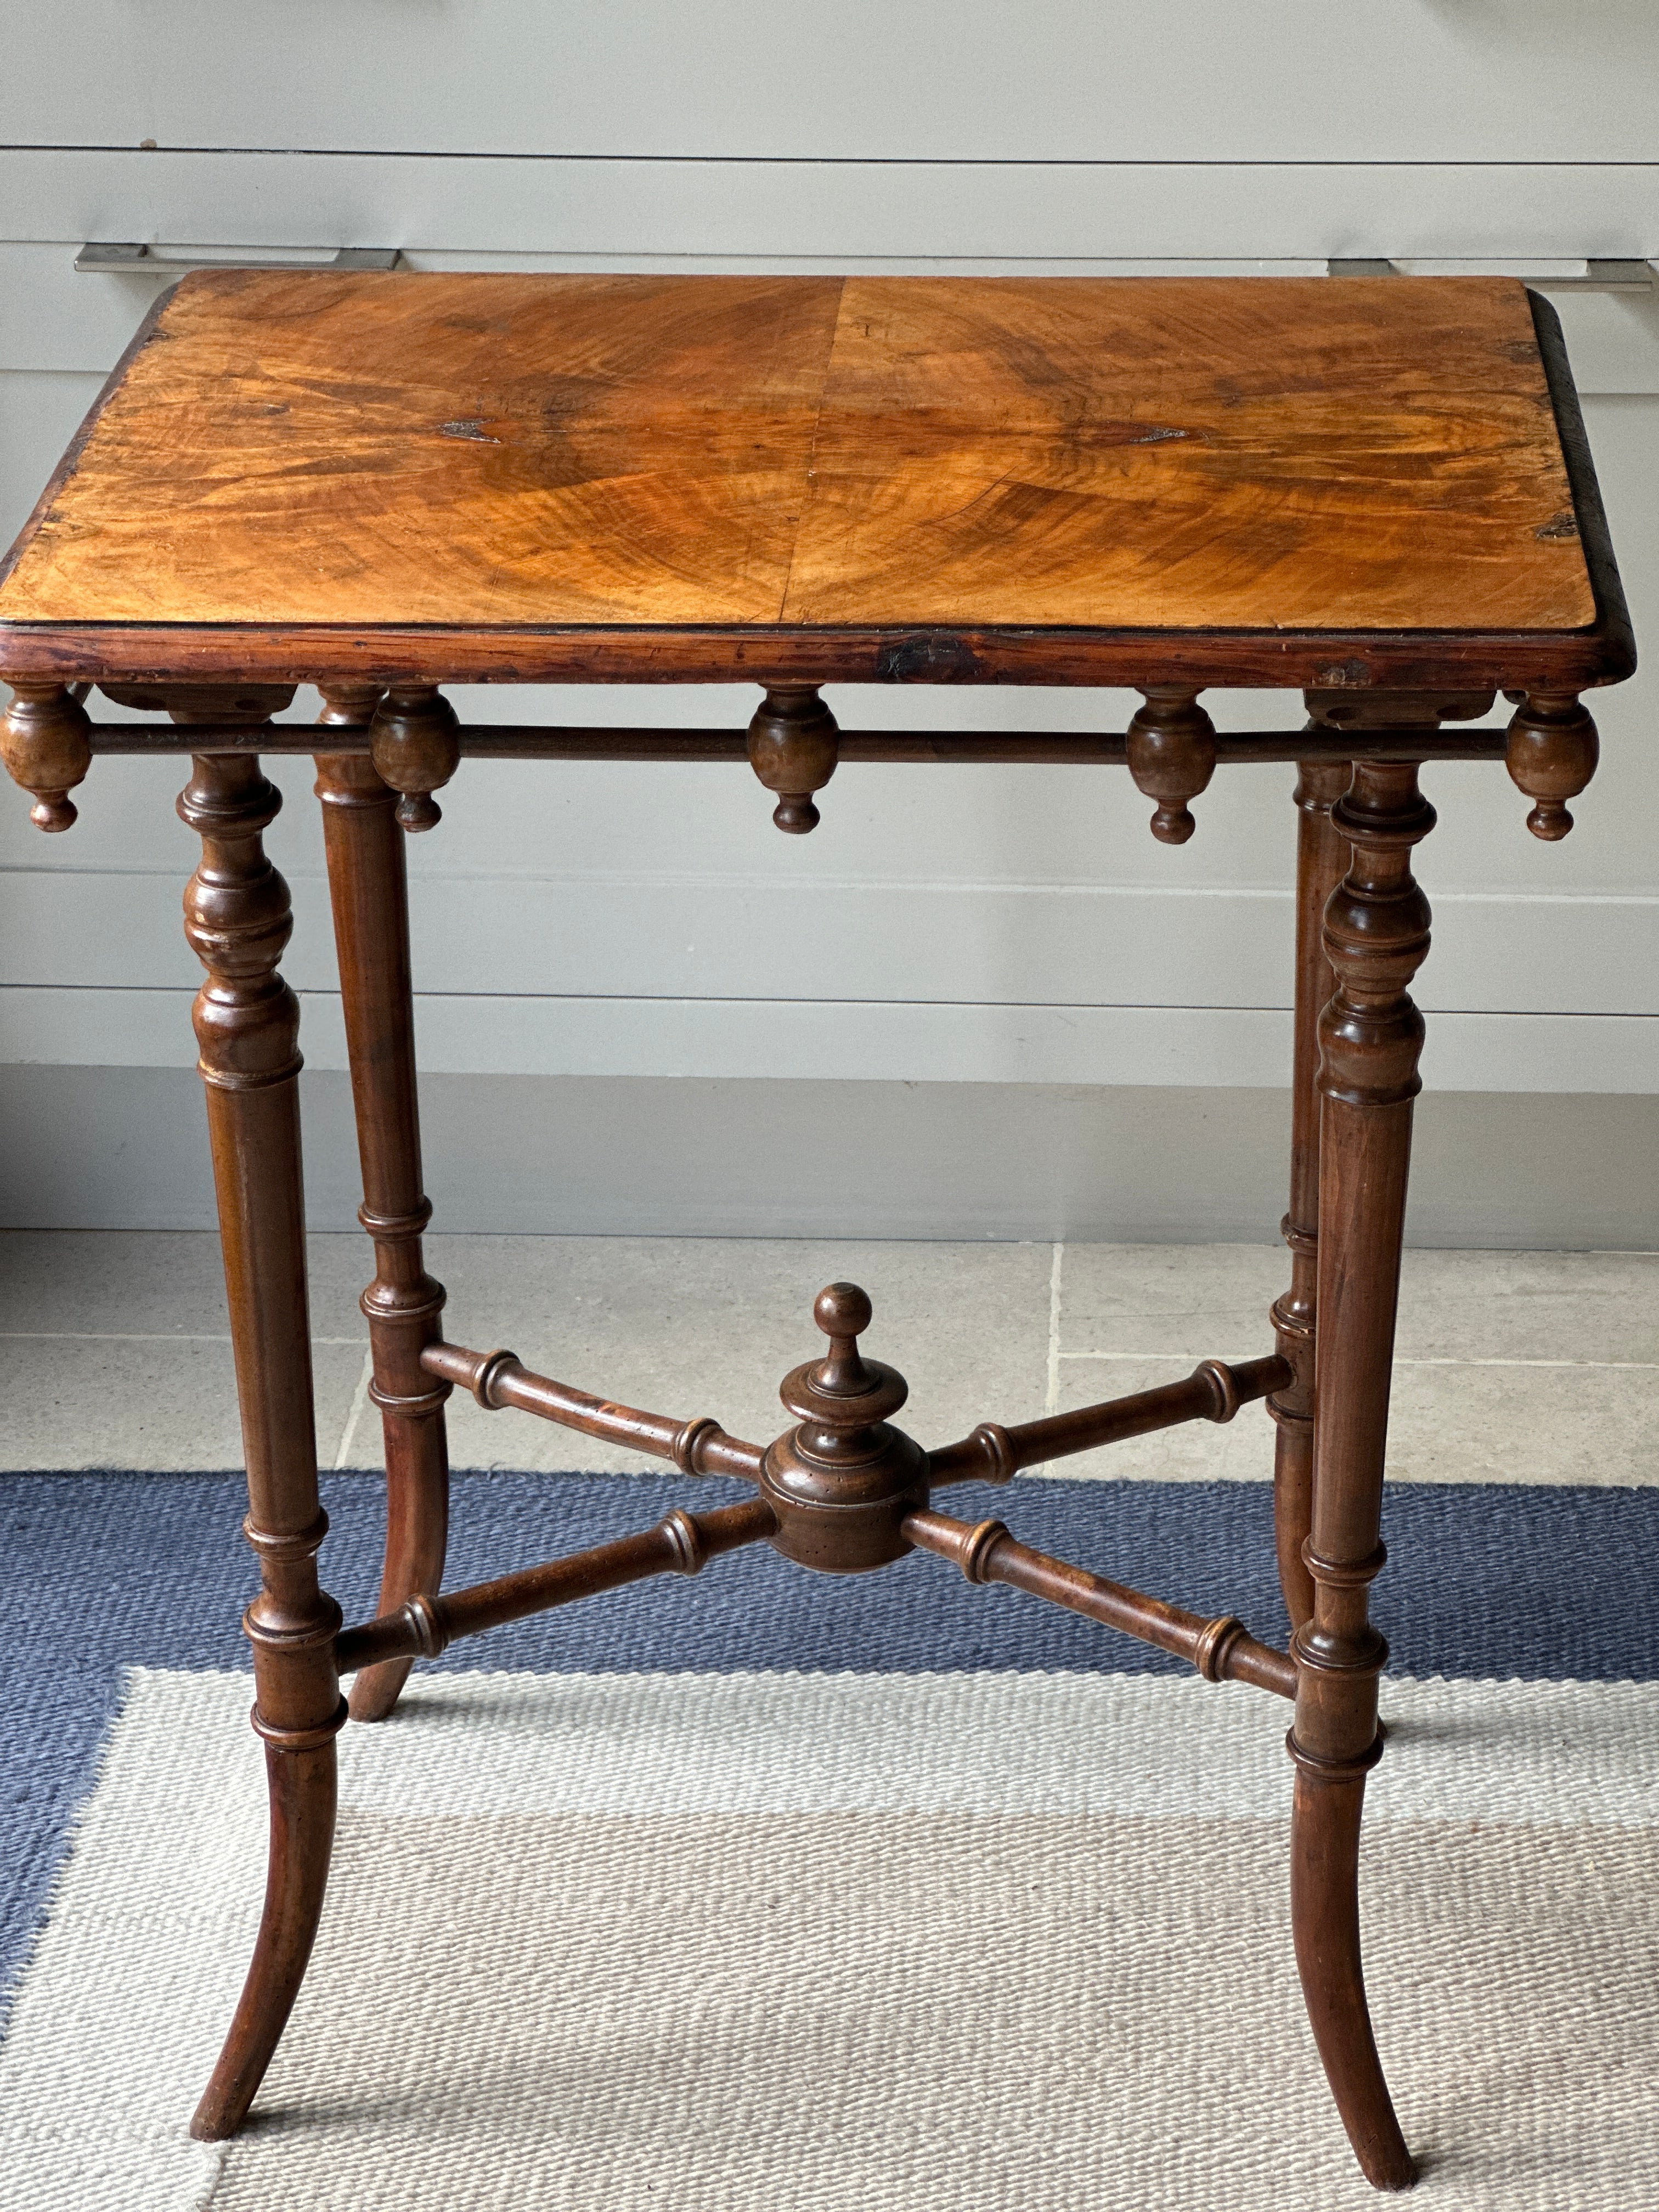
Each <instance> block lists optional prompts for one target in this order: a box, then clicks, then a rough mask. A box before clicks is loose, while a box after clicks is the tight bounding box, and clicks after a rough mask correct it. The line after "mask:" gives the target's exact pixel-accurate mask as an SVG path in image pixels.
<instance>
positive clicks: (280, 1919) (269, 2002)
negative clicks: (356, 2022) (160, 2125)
mask: <svg viewBox="0 0 1659 2212" xmlns="http://www.w3.org/2000/svg"><path fill="white" fill-rule="evenodd" d="M265 1775H266V1779H267V1781H268V1782H269V1784H270V1863H269V1864H268V1866H267V1869H266V1873H265V1905H264V1913H263V1915H262V1916H261V1918H260V1921H259V1934H258V1940H257V1942H255V1944H254V1947H253V1958H252V1963H251V1964H250V1965H249V1967H248V1970H247V1978H246V1981H245V1982H244V1983H243V1984H242V1994H241V1996H240V1999H239V2001H238V2002H237V2006H236V2013H235V2017H234V2019H233V2020H232V2021H231V2023H230V2033H229V2034H228V2035H227V2036H226V2038H225V2046H224V2049H223V2050H222V2051H221V2052H220V2054H219V2063H218V2064H217V2065H216V2067H215V2068H214V2069H213V2078H212V2080H211V2081H210V2082H209V2083H208V2085H207V2087H206V2089H205V2090H204V2093H203V2095H202V2101H201V2103H200V2104H199V2105H198V2106H197V2107H196V2117H195V2118H194V2119H192V2120H191V2124H190V2131H191V2135H192V2136H195V2138H196V2140H197V2142H223V2141H224V2140H225V2138H226V2137H227V2136H234V2134H235V2133H236V2131H237V2130H238V2129H239V2128H240V2126H241V2124H242V2123H243V2121H244V2120H245V2119H246V2118H247V2111H248V2106H250V2105H251V2104H252V2102H253V2100H254V2098H255V2096H256V2095H257V2094H258V2088H259V2084H260V2082H261V2081H263V2080H264V2073H265V2069H266V2067H267V2066H269V2065H270V2058H271V2053H272V2052H273V2051H275V2050H276V2045H277V2043H278V2042H279V2040H280V2039H281V2037H282V2033H283V2028H284V2027H286V2026H287V2025H288V2016H289V2013H290V2012H292V2011H293V2009H294V2000H295V1997H296V1996H298V1995H299V1993H300V1984H301V1981H302V1980H303V1979H304V1978H305V1971H306V1962H307V1960H308V1959H309V1958H310V1956H311V1946H312V1942H313V1939H314V1938H315V1936H316V1934H317V1923H318V1921H319V1918H320V1917H321V1916H322V1910H323V1893H324V1890H325V1887H327V1883H328V1861H329V1853H330V1851H331V1848H332V1846H333V1842H334V1803H335V1758H334V1744H333V1741H332V1739H331V1740H330V1741H328V1742H327V1743H325V1744H321V1745H319V1746H318V1747H315V1748H314V1749H313V1750H310V1751H279V1750H278V1749H277V1748H276V1746H275V1745H274V1744H267V1745H266V1747H265Z"/></svg>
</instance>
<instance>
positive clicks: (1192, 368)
mask: <svg viewBox="0 0 1659 2212" xmlns="http://www.w3.org/2000/svg"><path fill="white" fill-rule="evenodd" d="M1543 312H1544V313H1547V310H1544V311H1543ZM1545 350H1547V349H1545ZM1552 389H1553V378H1552V375H1551V374H1550V373H1549V372H1548V370H1547V363H1546V360H1545V358H1544V351H1542V350H1541V340H1540V337H1539V334H1538V332H1537V331H1535V330H1534V313H1533V307H1532V303H1531V301H1530V299H1529V295H1528V294H1527V293H1526V292H1525V290H1524V289H1523V288H1522V286H1521V285H1520V284H1518V283H1515V282H1513V281H1512V280H1508V279H1499V278H1491V279H1488V278H1440V277H1435V278H1422V279H1401V278H1389V279H1378V280H1364V279H1305V280H1304V279H1273V280H1267V279H1259V278H1170V279H1152V278H1128V279H1094V278H1087V279H1085V278H1077V279H1059V280H1057V279H1054V278H1041V279H1003V278H961V277H954V278H908V277H906V278H888V277H848V278H844V279H843V278H838V277H823V278H820V277H713V276H708V277H702V276H700V277H657V276H470V275H464V276H437V275H415V274H392V275H370V276H335V275H331V274H321V273H319V274H308V273H301V274H294V273H283V272H251V271H232V272H224V273H218V272H213V273H204V274H200V275H197V276H191V277H188V278H186V279H185V282H184V283H182V284H180V285H179V288H178V289H177V290H176V291H175V292H174V293H173V294H172V295H170V296H169V297H168V299H167V301H164V302H163V304H162V306H161V309H160V311H159V312H158V313H157V314H156V316H155V319H153V320H152V322H151V323H150V324H149V326H148V329H147V331H145V332H143V333H141V336H140V338H139V339H138V340H137V341H136V342H135V345H134V347H133V349H131V353H130V355H129V357H128V359H127V361H126V362H125V366H124V368H123V369H122V370H121V371H120V372H119V373H118V376H117V378H116V379H115V380H114V381H113V383H112V387H111V389H110V390H109V392H107V393H106V398H105V399H104V401H103V403H102V404H101V409H100V411H99V412H98V413H97V414H96V416H95V417H94V420H93V421H92V422H91V423H90V425H89V427H88V429H87V430H86V431H85V432H84V433H83V435H82V440H81V441H79V442H78V443H77V447H76V449H75V451H74V452H73V453H72V454H71V456H70V459H68V460H67V461H66V463H65V465H64V468H63V469H62V470H61V471H60V472H59V475H58V478H57V479H56V480H55V481H54V484H53V486H52V489H50V490H49V492H48V494H47V495H46V498H45V500H44V501H42V504H41V507H40V509H39V510H37V513H36V515H35V517H34V518H33V521H32V523H31V525H30V526H29V528H28V530H27V532H26V533H25V536H24V538H23V540H22V541H21V549H20V550H19V551H18V552H17V554H16V556H15V559H14V562H13V565H12V566H11V568H10V571H9V574H7V576H6V578H5V580H4V582H3V584H0V672H5V671H8V670H15V671H16V672H18V673H21V674H25V675H28V674H31V673H34V672H41V671H50V670H53V669H57V668H59V667H62V666H64V665H65V653H66V651H67V649H68V646H69V641H68V640H67V639H66V637H65V635H64V634H65V632H66V631H69V630H71V629H73V630H77V631H79V632H80V633H81V635H80V636H79V638H78V649H79V650H80V652H81V653H82V659H83V660H85V659H87V656H88V655H89V654H90V655H92V665H87V666H85V667H84V668H83V671H82V672H85V673H88V674H94V675H95V674H98V673H100V672H114V671H116V670H117V668H118V666H122V665H125V666H126V667H128V668H131V667H134V666H136V665H139V664H143V665H145V666H149V667H155V668H159V667H161V665H162V663H163V662H165V663H166V664H167V667H168V668H169V669H170V671H171V673H172V674H173V676H174V677H175V678H177V677H179V676H182V675H184V674H185V673H189V672H194V673H195V674H196V675H197V677H198V678H200V677H204V676H206V675H207V674H209V673H210V672H212V671H214V670H215V669H226V668H228V667H229V666H230V665H231V664H232V663H234V667H235V673H236V674H237V675H238V677H239V678H247V677H248V676H250V675H252V674H260V673H263V674H267V675H269V674H272V673H276V672H280V671H281V669H282V668H283V667H286V666H288V665H289V664H291V663H295V659H296V656H299V657H301V658H303V657H304V655H305V653H306V650H307V647H309V654H310V658H309V661H308V663H307V668H306V673H307V675H308V676H310V677H316V676H319V675H330V676H335V677H337V678H341V679H343V680H350V679H351V678H353V677H354V675H356V676H361V677H362V678H363V679H364V680H369V679H370V678H374V677H376V676H377V674H378V675H383V676H384V677H385V679H386V680H387V681H392V680H394V679H397V678H401V679H402V680H410V678H425V679H427V680H433V679H441V678H446V677H448V678H459V677H461V676H465V675H468V674H477V675H480V676H490V675H495V676H498V677H501V678H508V677H512V676H519V677H520V678H525V677H530V678H533V677H534V676H535V675H538V674H540V675H544V676H545V677H547V678H549V679H550V680H551V679H552V678H556V677H557V676H559V675H561V674H565V675H578V674H596V673H604V672H605V670H606V668H608V669H609V672H611V674H613V675H614V674H618V673H622V674H628V673H632V674H640V675H646V676H671V675H676V674H679V675H685V676H695V675H696V674H698V673H701V674H703V675H707V676H711V677H712V676H715V675H721V674H725V675H734V674H739V673H753V674H755V675H757V676H758V677H759V678H761V679H762V680H765V679H766V678H767V675H768V673H769V672H770V673H772V674H773V675H775V677H776V678H778V679H779V680H787V679H788V678H791V677H792V676H793V678H795V680H797V681H800V680H803V678H804V680H805V681H808V682H813V681H823V680H825V679H827V678H829V677H832V676H836V675H848V674H852V673H854V672H859V671H862V672H864V673H866V674H870V675H873V676H878V677H881V678H885V679H886V680H893V681H906V680H915V681H928V680H938V679H940V678H944V679H946V680H954V679H967V680H972V679H974V678H975V677H979V676H1000V677H1002V678H1017V677H1018V676H1020V675H1022V674H1023V675H1024V677H1025V678H1026V679H1027V680H1042V679H1043V678H1044V677H1045V675H1046V677H1047V679H1048V680H1057V681H1086V680H1089V679H1090V678H1091V676H1092V677H1094V678H1097V679H1102V680H1103V679H1104V678H1105V677H1106V676H1107V675H1109V674H1110V673H1112V672H1113V670H1114V669H1115V668H1118V667H1120V666H1121V665H1123V664H1122V655H1123V653H1126V652H1129V651H1130V650H1131V648H1133V651H1134V652H1135V653H1138V654H1139V665H1140V670H1141V678H1142V680H1144V681H1145V682H1147V683H1166V682H1170V681H1179V680H1181V678H1182V676H1183V675H1186V674H1188V673H1189V672H1190V673H1194V679H1195V681H1197V682H1199V683H1202V682H1206V681H1212V682H1216V681H1223V680H1226V679H1227V678H1228V677H1229V676H1230V675H1231V678H1232V679H1233V680H1236V681H1247V682H1251V681H1254V682H1261V681H1269V680H1278V681H1290V682H1304V683H1310V684H1317V683H1319V682H1320V681H1322V679H1327V678H1328V680H1329V681H1331V682H1333V683H1336V684H1341V683H1344V682H1352V683H1354V684H1358V685H1361V686H1364V684H1367V683H1369V682H1371V681H1376V680H1381V678H1382V677H1383V675H1385V674H1387V673H1388V672H1389V670H1390V669H1394V674H1393V676H1392V678H1390V680H1395V681H1403V680H1406V678H1404V677H1403V676H1402V675H1401V671H1400V670H1399V669H1398V668H1395V659H1396V658H1397V656H1398V654H1399V653H1400V652H1401V649H1402V647H1401V640H1402V638H1410V639H1414V640H1415V641H1416V642H1415V645H1414V647H1411V648H1410V650H1411V651H1413V652H1414V653H1415V659H1416V663H1419V664H1422V665H1424V666H1425V667H1432V669H1433V671H1435V672H1433V673H1429V674H1425V675H1424V676H1423V680H1424V681H1425V682H1443V681H1446V680H1449V677H1450V675H1451V673H1452V671H1453V670H1454V668H1455V666H1456V665H1459V662H1460V655H1462V656H1463V658H1464V659H1465V660H1466V659H1467V656H1468V652H1469V650H1470V648H1471V647H1472V645H1473V644H1474V642H1475V641H1480V640H1483V639H1487V640H1489V639H1491V638H1492V637H1494V636H1496V635H1506V636H1510V637H1511V638H1513V637H1515V636H1516V635H1522V636H1525V637H1527V638H1528V640H1529V641H1530V650H1529V651H1528V652H1523V653H1520V654H1519V655H1518V656H1517V655H1516V653H1514V652H1511V653H1510V668H1509V673H1510V678H1511V680H1515V681H1518V682H1522V683H1524V684H1532V683H1533V682H1534V681H1537V682H1542V681H1544V680H1545V679H1546V678H1553V681H1554V682H1555V683H1556V684H1557V685H1558V687H1561V688H1565V687H1566V686H1568V685H1571V687H1573V688H1577V687H1578V686H1579V685H1581V684H1584V683H1589V682H1594V681H1598V680H1605V679H1606V678H1608V677H1610V676H1612V675H1614V674H1616V673H1618V672H1619V671H1620V668H1621V667H1622V665H1623V661H1624V659H1627V658H1628V648H1627V644H1626V641H1625V639H1624V637H1623V634H1622V631H1621V630H1620V620H1621V617H1620V611H1619V610H1617V609H1616V608H1615V607H1613V605H1612V604H1611V601H1610V599H1609V596H1608V587H1607V586H1605V585H1604V584H1603V583H1601V582H1600V581H1598V579H1597V578H1596V576H1595V574H1593V573H1592V568H1593V566H1594V563H1593V562H1587V558H1586V541H1587V540H1588V539H1589V538H1591V537H1593V536H1594V535H1595V532H1593V531H1592V530H1591V529H1590V527H1589V523H1590V520H1592V518H1589V517H1588V515H1587V513H1586V511H1585V510H1586V502H1587V501H1593V496H1594V487H1593V480H1592V481H1591V482H1590V483H1589V485H1588V487H1587V486H1586V484H1585V483H1583V482H1578V481H1575V477H1578V476H1580V475H1582V469H1581V468H1580V467H1579V466H1578V465H1577V464H1576V463H1574V456H1573V447H1574V440H1573V437H1572V436H1571V435H1569V434H1570V431H1571V424H1569V423H1567V422H1565V420H1564V419H1559V418H1560V417H1561V415H1562V407H1563V395H1561V394H1560V393H1559V392H1558V393H1557V400H1556V404H1555V406H1554V407H1553V406H1552V396H1551V395H1552ZM1570 394H1571V386H1570V384H1569V386H1567V392H1566V398H1569V399H1570ZM1570 464H1573V466H1572V467H1571V470H1570ZM1597 528H1598V529H1599V522H1598V524H1597ZM1581 533H1582V534H1581ZM88 625H93V626H95V627H96V629H97V632H98V635H97V636H96V637H94V636H93V635H88V632H87V626H88ZM112 625H121V626H123V627H122V629H119V630H116V629H112V628H111V627H110V626H112ZM14 626H28V627H27V628H26V629H25V628H19V627H14ZM825 633H829V634H830V635H829V636H828V637H826V635H825ZM1177 640H1179V641H1181V642H1182V644H1183V645H1184V647H1186V648H1187V649H1186V650H1185V651H1184V652H1178V651H1177V650H1176V641H1177ZM1428 640H1435V641H1437V642H1435V643H1429V642H1427V641H1428ZM832 641H833V645H834V649H833V650H831V649H830V647H831V644H832ZM601 643H605V644H606V645H608V647H609V657H608V659H605V662H604V664H603V665H595V664H594V661H593V655H594V653H595V652H596V651H598V650H599V645H600V644H601ZM1114 646H1115V647H1116V648H1117V657H1116V659H1114V658H1113V653H1112V648H1113V647H1114ZM94 647H95V648H96V651H95V653H94ZM1298 647H1299V648H1300V665H1302V666H1303V668H1304V673H1303V674H1301V675H1298V674H1297V673H1296V667H1297V665H1298V664H1297V650H1298ZM1287 651H1288V652H1289V653H1290V655H1291V659H1290V660H1289V661H1287V660H1286V659H1285V655H1286V653H1287ZM814 653H816V659H814V658H813V655H814ZM1194 655H1196V656H1197V659H1198V660H1200V661H1202V662H1203V664H1204V665H1203V667H1202V668H1197V667H1196V665H1195V660H1194ZM1333 656H1334V659H1333ZM1356 656H1357V658H1356ZM73 657H74V656H73V653H69V658H71V659H72V658H73ZM1490 657H1491V656H1490V654H1487V655H1486V659H1485V660H1484V661H1483V662H1482V665H1483V666H1484V665H1486V662H1489V661H1490ZM1328 661H1330V662H1331V663H1332V665H1329V666H1327V665H1325V664H1326V662H1328ZM1177 662H1178V663H1179V665H1178V666H1177V665H1176V663H1177ZM624 664H625V665H624ZM1252 671H1256V672H1255V673H1252ZM1345 671H1346V672H1345ZM1129 680H1131V681H1133V680H1135V678H1133V675H1131V676H1130V678H1129Z"/></svg>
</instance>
